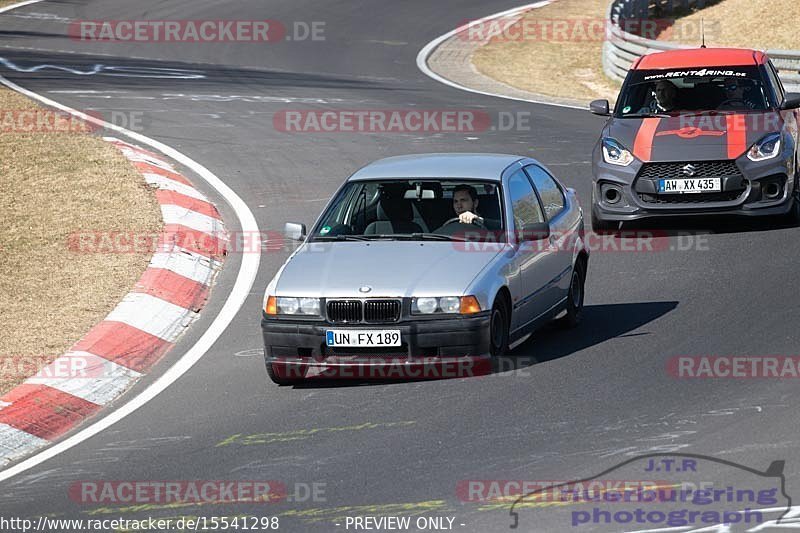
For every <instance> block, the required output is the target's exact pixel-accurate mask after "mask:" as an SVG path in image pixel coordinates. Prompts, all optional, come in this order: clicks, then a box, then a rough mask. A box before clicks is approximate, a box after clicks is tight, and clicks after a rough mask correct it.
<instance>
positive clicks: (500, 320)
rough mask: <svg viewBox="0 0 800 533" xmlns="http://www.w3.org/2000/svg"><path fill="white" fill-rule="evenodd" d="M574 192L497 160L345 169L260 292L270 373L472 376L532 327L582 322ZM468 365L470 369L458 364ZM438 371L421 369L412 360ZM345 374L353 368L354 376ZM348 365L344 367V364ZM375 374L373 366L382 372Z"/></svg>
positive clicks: (392, 161) (527, 163)
mask: <svg viewBox="0 0 800 533" xmlns="http://www.w3.org/2000/svg"><path fill="white" fill-rule="evenodd" d="M583 230H584V222H583V213H582V210H581V208H580V205H579V203H578V199H577V197H576V195H575V191H574V190H572V189H569V188H566V187H564V186H563V185H562V184H561V183H559V181H558V180H557V179H556V178H555V177H553V175H552V174H551V173H550V172H549V171H548V170H547V168H545V167H544V166H543V165H542V164H541V163H539V162H537V161H535V160H533V159H529V158H525V157H519V156H513V155H501V154H423V155H410V156H401V157H390V158H386V159H381V160H379V161H376V162H374V163H371V164H370V165H367V166H366V167H364V168H362V169H361V170H359V171H357V172H356V173H355V174H353V175H352V176H350V178H348V179H347V180H346V181H345V182H344V184H343V185H342V186H341V188H340V189H339V190H338V191H337V192H336V194H334V196H333V198H332V199H331V201H330V202H329V203H328V205H327V207H326V208H325V210H324V211H323V213H322V215H321V216H320V217H319V219H318V220H317V222H316V223H315V224H314V226H313V227H312V229H311V231H310V232H307V231H306V228H305V226H304V225H302V224H292V223H287V224H286V228H285V232H286V237H287V238H289V239H295V240H299V241H302V244H300V245H299V247H298V248H297V249H296V250H295V251H294V253H293V254H292V255H291V256H290V257H289V258H288V259H287V260H286V262H285V263H284V265H283V266H282V267H281V268H280V269H279V270H278V272H277V274H276V275H275V277H274V278H273V279H272V281H271V282H270V283H269V285H268V286H267V289H266V292H265V295H264V305H263V310H262V311H263V312H262V321H261V326H262V330H263V337H264V346H265V357H266V363H267V370H268V374H269V376H270V378H271V379H272V380H273V381H274V382H276V383H279V384H290V383H294V382H297V381H299V380H302V379H308V378H310V377H312V376H322V377H339V376H348V377H357V378H369V377H377V378H385V377H402V378H414V377H446V376H445V375H444V374H442V365H446V364H448V363H453V364H454V365H455V364H457V365H456V366H453V367H451V370H452V369H453V368H454V369H456V370H455V371H456V372H458V370H462V371H463V370H465V369H466V371H465V372H464V375H468V374H469V373H470V372H472V371H474V369H475V368H476V367H475V366H472V363H474V362H476V361H483V362H489V363H491V358H493V357H495V358H496V357H499V356H502V355H503V354H504V353H506V351H508V350H509V349H511V348H513V347H515V346H516V345H518V344H519V343H521V342H523V341H524V340H525V339H526V338H527V337H529V336H530V335H531V333H533V331H534V330H536V329H537V328H538V327H540V326H541V325H543V324H545V323H546V322H548V321H550V320H552V319H560V321H561V322H562V323H564V324H565V325H567V326H575V325H577V324H578V322H579V321H580V319H581V314H582V309H583V297H584V281H585V279H586V268H587V265H588V259H589V252H588V248H587V246H586V244H585V241H584V239H583ZM464 362H469V363H470V364H469V365H463V364H462V363H464ZM432 364H435V365H438V366H434V368H437V369H438V370H437V371H435V372H434V371H431V372H428V371H427V369H425V370H424V371H423V373H420V372H419V365H423V366H424V365H432ZM353 368H357V369H359V371H358V372H353V370H352V369H353ZM345 370H347V371H345ZM379 370H380V371H379Z"/></svg>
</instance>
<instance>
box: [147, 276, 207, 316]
mask: <svg viewBox="0 0 800 533" xmlns="http://www.w3.org/2000/svg"><path fill="white" fill-rule="evenodd" d="M133 292H140V293H145V294H150V295H152V296H156V297H157V298H161V299H162V300H166V301H168V302H169V303H172V304H175V305H178V306H180V307H185V308H186V309H191V310H192V311H199V310H200V309H201V308H202V307H203V304H204V303H205V301H206V299H207V298H208V287H207V286H206V285H203V284H202V283H198V282H196V281H194V280H191V279H189V278H186V277H183V276H181V275H180V274H176V273H175V272H172V271H171V270H166V269H163V268H148V269H147V270H145V271H144V274H142V277H141V278H140V279H139V281H138V282H137V283H136V285H135V286H134V287H133Z"/></svg>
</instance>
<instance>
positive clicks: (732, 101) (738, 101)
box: [717, 98, 747, 109]
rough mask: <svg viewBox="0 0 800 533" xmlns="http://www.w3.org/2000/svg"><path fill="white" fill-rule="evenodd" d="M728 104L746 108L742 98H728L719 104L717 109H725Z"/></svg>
mask: <svg viewBox="0 0 800 533" xmlns="http://www.w3.org/2000/svg"><path fill="white" fill-rule="evenodd" d="M730 104H741V105H742V107H747V102H746V101H745V100H744V98H729V99H728V100H725V101H724V102H722V103H721V104H719V105H718V106H717V109H719V108H721V107H725V106H727V105H730Z"/></svg>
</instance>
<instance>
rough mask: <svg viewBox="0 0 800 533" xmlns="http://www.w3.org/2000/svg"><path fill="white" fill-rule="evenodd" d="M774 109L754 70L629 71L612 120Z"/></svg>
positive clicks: (760, 71)
mask: <svg viewBox="0 0 800 533" xmlns="http://www.w3.org/2000/svg"><path fill="white" fill-rule="evenodd" d="M773 107H775V106H774V102H772V98H771V92H770V91H769V90H768V87H767V85H766V84H765V83H764V79H763V75H762V70H761V68H760V67H757V66H745V67H730V68H727V67H722V68H720V67H714V68H692V69H683V70H638V71H631V72H630V74H629V75H628V78H627V80H626V82H625V85H624V87H623V89H622V94H621V95H620V98H619V100H618V102H617V107H616V109H615V116H616V117H617V118H625V117H631V118H632V117H647V116H662V115H677V114H681V113H684V112H696V111H720V112H725V111H729V112H737V113H739V112H748V111H764V110H767V109H771V108H773Z"/></svg>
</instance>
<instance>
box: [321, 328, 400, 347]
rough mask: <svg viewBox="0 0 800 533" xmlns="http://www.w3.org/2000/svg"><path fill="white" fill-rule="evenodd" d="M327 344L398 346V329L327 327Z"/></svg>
mask: <svg viewBox="0 0 800 533" xmlns="http://www.w3.org/2000/svg"><path fill="white" fill-rule="evenodd" d="M325 344H327V345H328V346H344V347H348V348H356V347H359V346H367V347H375V346H378V347H380V346H400V330H399V329H329V330H327V331H326V332H325Z"/></svg>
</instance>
